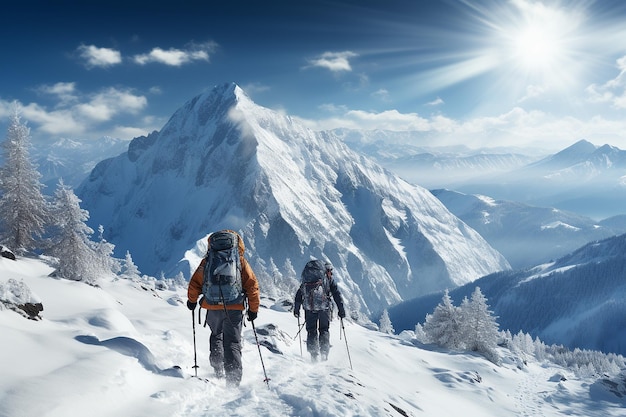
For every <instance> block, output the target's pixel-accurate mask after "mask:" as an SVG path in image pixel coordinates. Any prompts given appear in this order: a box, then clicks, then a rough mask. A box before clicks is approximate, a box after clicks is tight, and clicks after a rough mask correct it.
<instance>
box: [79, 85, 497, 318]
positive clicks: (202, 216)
mask: <svg viewBox="0 0 626 417" xmlns="http://www.w3.org/2000/svg"><path fill="white" fill-rule="evenodd" d="M77 191H78V192H77V194H78V195H79V196H80V198H81V199H82V201H83V206H84V208H85V209H87V210H88V211H89V213H90V216H91V220H90V224H92V225H94V226H96V227H97V225H99V224H101V225H104V227H105V237H106V238H107V240H109V241H110V242H112V243H114V244H115V245H116V246H117V247H118V248H123V250H124V251H125V250H128V251H130V253H132V256H133V260H134V261H135V262H136V264H137V266H138V267H139V268H140V270H141V271H142V272H144V273H146V274H151V275H154V276H157V275H158V273H160V272H163V273H164V274H166V275H167V276H173V274H176V273H177V272H179V271H182V272H183V273H184V274H185V276H189V274H190V272H191V271H192V270H193V269H195V267H196V266H197V265H198V263H199V262H200V259H201V257H202V256H203V255H204V252H205V251H206V236H207V235H208V234H209V233H210V232H212V231H215V230H219V229H222V228H230V229H235V230H238V231H239V232H240V233H241V234H242V236H243V238H244V241H245V243H246V254H247V256H248V257H249V259H250V260H251V264H252V266H253V269H254V270H255V273H256V274H257V275H258V276H259V279H260V282H261V285H262V286H263V282H264V280H265V279H268V280H269V279H271V278H270V277H272V276H273V274H275V270H276V269H279V270H280V271H281V272H280V273H283V274H287V273H289V270H291V271H292V273H293V271H294V269H295V270H296V271H300V270H301V268H302V266H303V265H304V263H306V261H308V260H309V259H310V258H312V257H314V258H322V259H328V260H330V261H331V262H332V263H333V264H334V267H335V271H336V277H337V280H338V283H339V285H340V286H342V287H343V288H345V289H347V290H349V291H346V293H347V294H353V295H351V296H350V297H353V299H348V300H347V302H348V304H349V305H350V306H351V308H352V309H353V310H360V311H361V312H364V313H368V314H369V313H372V312H376V311H381V310H382V309H384V308H386V307H388V306H389V305H393V304H395V303H398V302H400V301H402V300H405V299H409V298H412V297H416V296H419V295H422V294H426V293H429V292H433V291H438V290H442V289H444V288H449V287H456V286H458V285H462V284H465V283H468V282H471V281H473V280H475V279H477V278H479V277H481V276H483V275H486V274H488V273H491V272H495V271H500V270H504V269H509V264H508V263H507V261H506V260H505V259H504V257H503V256H502V255H501V254H500V253H498V252H497V251H496V250H495V249H493V248H492V247H491V246H489V244H487V243H486V241H485V240H484V239H483V238H482V237H480V235H479V234H478V233H476V232H475V231H474V230H473V229H471V228H470V227H468V226H467V225H466V224H464V223H463V222H462V221H460V220H459V219H458V218H456V217H455V216H454V215H452V214H451V213H450V212H449V211H448V210H447V209H446V208H445V207H444V205H443V204H442V203H441V202H439V201H438V200H437V199H436V198H435V197H434V196H432V194H431V193H429V192H428V191H427V190H426V189H424V188H422V187H419V186H415V185H412V184H409V183H407V182H405V181H404V180H402V179H400V178H399V177H397V176H395V175H393V174H391V173H390V172H388V171H386V170H384V169H383V168H381V167H380V166H379V165H377V164H375V163H374V162H373V161H371V160H369V159H367V158H366V157H364V156H361V155H359V154H357V153H355V152H353V151H351V150H350V149H349V148H348V147H346V146H345V145H344V143H343V142H342V141H341V140H339V139H338V138H337V137H336V136H334V135H333V134H332V133H328V132H326V133H319V132H313V131H312V130H310V129H308V128H306V127H305V126H303V125H302V124H301V123H299V122H298V121H297V120H295V119H293V118H291V117H290V116H288V115H284V114H281V113H278V112H276V111H273V110H270V109H267V108H264V107H261V106H258V105H256V104H255V103H254V102H252V100H250V98H249V97H248V96H247V95H246V94H245V93H244V91H243V90H242V89H241V88H240V87H238V86H237V85H236V84H232V83H229V84H222V85H219V86H216V87H215V88H214V89H213V90H211V91H208V92H205V93H203V94H201V95H198V96H196V97H194V98H193V99H191V100H190V101H188V102H187V103H186V104H185V105H183V106H182V107H181V108H180V109H179V110H178V111H176V112H175V113H174V115H173V116H172V117H171V119H170V120H169V121H168V122H167V124H166V125H165V126H164V127H163V128H162V129H161V131H159V132H153V133H152V134H150V135H149V136H147V137H139V138H135V139H134V140H133V141H132V142H131V143H130V145H129V148H128V152H126V153H124V154H122V155H119V156H118V157H115V158H111V159H107V160H104V161H102V162H101V163H100V164H98V165H97V166H96V167H95V168H94V170H93V171H92V173H91V175H90V176H89V178H88V179H87V180H85V181H84V182H83V184H81V186H80V188H79V189H78V190H77ZM289 265H291V266H292V267H283V266H289ZM293 278H296V279H297V278H298V277H297V276H295V273H294V276H293ZM268 287H270V286H265V288H268Z"/></svg>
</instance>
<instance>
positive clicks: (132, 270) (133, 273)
mask: <svg viewBox="0 0 626 417" xmlns="http://www.w3.org/2000/svg"><path fill="white" fill-rule="evenodd" d="M123 264H124V266H123V267H122V277H123V278H126V279H129V280H131V281H139V280H140V279H141V272H139V268H137V265H135V263H134V262H133V257H132V256H131V254H130V252H129V251H126V256H125V257H124V261H123Z"/></svg>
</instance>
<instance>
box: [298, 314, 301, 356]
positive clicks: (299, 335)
mask: <svg viewBox="0 0 626 417" xmlns="http://www.w3.org/2000/svg"><path fill="white" fill-rule="evenodd" d="M301 331H302V327H300V316H298V339H299V340H300V356H302V334H301V333H300V332H301Z"/></svg>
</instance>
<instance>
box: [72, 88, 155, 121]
mask: <svg viewBox="0 0 626 417" xmlns="http://www.w3.org/2000/svg"><path fill="white" fill-rule="evenodd" d="M147 104H148V101H147V99H146V98H145V97H144V96H138V95H135V94H133V93H131V92H130V91H124V90H117V89H115V88H109V89H107V90H105V91H102V92H100V93H97V94H95V95H93V96H92V97H90V99H89V101H88V102H85V103H81V104H78V105H77V106H76V107H75V110H76V111H77V112H78V113H79V114H80V115H81V116H83V117H85V118H87V119H91V120H94V121H101V122H104V121H108V120H111V118H112V117H113V116H115V115H116V114H119V113H131V114H136V113H137V112H139V111H140V110H142V109H143V108H145V107H146V105H147Z"/></svg>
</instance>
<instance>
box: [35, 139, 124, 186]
mask: <svg viewBox="0 0 626 417" xmlns="http://www.w3.org/2000/svg"><path fill="white" fill-rule="evenodd" d="M128 144H129V141H127V140H122V139H115V138H112V137H108V136H105V137H102V138H100V139H98V140H94V141H85V140H79V139H59V140H57V141H56V142H46V141H38V142H36V143H33V150H32V152H31V156H32V158H33V160H34V162H35V163H36V164H37V166H38V171H39V173H40V174H41V176H42V177H41V182H42V183H43V184H44V185H45V186H46V187H45V188H44V190H43V192H44V193H45V194H48V195H52V194H54V190H55V189H56V186H57V184H58V182H59V178H63V182H64V183H65V184H66V185H69V186H71V187H72V188H76V187H78V186H79V185H80V183H81V182H82V181H83V180H84V179H85V177H86V176H87V175H89V173H90V172H91V170H92V169H93V168H94V167H95V166H96V164H97V163H98V162H100V161H102V160H103V159H106V158H110V157H112V156H117V155H119V154H121V153H123V152H126V150H127V149H128Z"/></svg>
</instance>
